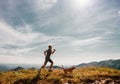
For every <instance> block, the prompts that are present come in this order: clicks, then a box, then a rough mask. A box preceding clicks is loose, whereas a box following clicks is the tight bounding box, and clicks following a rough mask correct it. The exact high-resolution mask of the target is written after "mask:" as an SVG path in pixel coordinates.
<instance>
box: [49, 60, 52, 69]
mask: <svg viewBox="0 0 120 84" xmlns="http://www.w3.org/2000/svg"><path fill="white" fill-rule="evenodd" d="M49 62H50V63H51V64H50V68H49V71H51V69H52V67H53V61H52V60H51V59H49Z"/></svg>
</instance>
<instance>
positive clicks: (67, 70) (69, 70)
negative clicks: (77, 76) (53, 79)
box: [62, 65, 75, 74]
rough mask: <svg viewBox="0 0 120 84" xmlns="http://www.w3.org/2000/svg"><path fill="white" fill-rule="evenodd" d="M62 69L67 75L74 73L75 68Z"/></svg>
mask: <svg viewBox="0 0 120 84" xmlns="http://www.w3.org/2000/svg"><path fill="white" fill-rule="evenodd" d="M62 69H63V71H64V73H65V74H67V73H72V72H73V70H74V69H75V67H71V68H67V69H65V68H64V67H63V65H62Z"/></svg>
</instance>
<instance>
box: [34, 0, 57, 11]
mask: <svg viewBox="0 0 120 84" xmlns="http://www.w3.org/2000/svg"><path fill="white" fill-rule="evenodd" d="M56 3H57V0H37V1H34V7H35V10H36V9H37V10H47V9H50V8H51V7H53V6H54V4H56Z"/></svg>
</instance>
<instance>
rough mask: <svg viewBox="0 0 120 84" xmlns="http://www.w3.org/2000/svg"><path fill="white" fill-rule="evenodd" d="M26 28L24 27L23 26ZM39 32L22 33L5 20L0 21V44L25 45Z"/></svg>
mask: <svg viewBox="0 0 120 84" xmlns="http://www.w3.org/2000/svg"><path fill="white" fill-rule="evenodd" d="M25 29H26V28H25ZM39 35H40V34H38V33H32V32H28V33H22V32H19V31H17V30H15V29H14V28H12V27H11V26H10V25H8V24H7V23H5V22H2V21H0V40H1V41H0V45H3V44H13V45H14V44H17V45H19V44H21V46H22V45H25V44H28V43H30V42H32V41H33V39H35V38H37V37H38V36H39Z"/></svg>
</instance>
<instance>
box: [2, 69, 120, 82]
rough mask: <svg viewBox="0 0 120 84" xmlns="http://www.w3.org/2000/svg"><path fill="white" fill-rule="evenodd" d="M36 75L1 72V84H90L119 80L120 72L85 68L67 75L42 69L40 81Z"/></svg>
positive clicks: (29, 72) (22, 72)
mask: <svg viewBox="0 0 120 84" xmlns="http://www.w3.org/2000/svg"><path fill="white" fill-rule="evenodd" d="M36 75H37V70H20V71H7V72H0V84H88V83H93V82H94V81H95V80H103V79H106V78H110V79H112V80H119V79H120V70H116V69H111V68H105V67H84V68H78V69H75V70H74V71H73V73H70V74H67V75H66V74H64V72H63V70H58V69H55V70H53V72H48V71H47V69H42V71H41V74H40V76H39V77H40V79H39V80H34V79H35V78H36ZM33 80H34V82H32V81H33Z"/></svg>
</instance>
